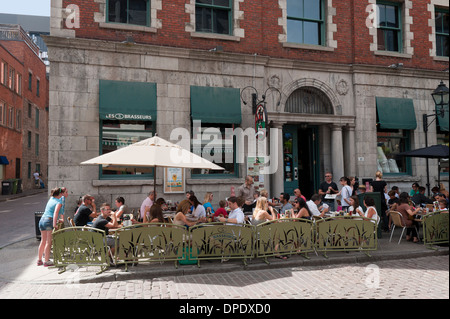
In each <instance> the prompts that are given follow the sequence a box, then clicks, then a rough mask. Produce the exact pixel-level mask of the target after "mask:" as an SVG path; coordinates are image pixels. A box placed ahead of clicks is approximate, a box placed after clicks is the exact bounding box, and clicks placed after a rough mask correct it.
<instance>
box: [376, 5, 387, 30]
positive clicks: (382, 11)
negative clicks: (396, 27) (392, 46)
mask: <svg viewBox="0 0 450 319" xmlns="http://www.w3.org/2000/svg"><path fill="white" fill-rule="evenodd" d="M377 22H378V26H379V27H380V26H381V27H385V26H386V6H385V5H382V4H377Z"/></svg>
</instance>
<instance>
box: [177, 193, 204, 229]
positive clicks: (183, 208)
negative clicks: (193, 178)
mask: <svg viewBox="0 0 450 319" xmlns="http://www.w3.org/2000/svg"><path fill="white" fill-rule="evenodd" d="M190 208H191V203H190V202H189V200H187V199H185V200H182V201H181V203H180V204H178V207H177V214H176V215H175V217H174V219H173V223H174V224H175V225H180V226H194V225H195V224H197V222H198V221H194V222H191V221H189V220H187V218H186V214H187V213H188V212H189V209H190Z"/></svg>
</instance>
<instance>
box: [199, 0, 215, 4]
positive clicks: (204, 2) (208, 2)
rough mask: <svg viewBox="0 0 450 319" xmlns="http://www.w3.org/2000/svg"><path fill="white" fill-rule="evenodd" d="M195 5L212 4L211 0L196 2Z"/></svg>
mask: <svg viewBox="0 0 450 319" xmlns="http://www.w3.org/2000/svg"><path fill="white" fill-rule="evenodd" d="M197 3H203V4H213V2H212V0H197Z"/></svg>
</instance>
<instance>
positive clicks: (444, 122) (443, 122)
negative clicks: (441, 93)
mask: <svg viewBox="0 0 450 319" xmlns="http://www.w3.org/2000/svg"><path fill="white" fill-rule="evenodd" d="M444 110H445V112H444V117H441V115H440V112H439V111H440V107H439V108H438V107H436V112H437V119H438V124H439V127H440V128H441V130H442V131H446V132H448V131H449V129H448V126H449V114H448V105H446V106H444Z"/></svg>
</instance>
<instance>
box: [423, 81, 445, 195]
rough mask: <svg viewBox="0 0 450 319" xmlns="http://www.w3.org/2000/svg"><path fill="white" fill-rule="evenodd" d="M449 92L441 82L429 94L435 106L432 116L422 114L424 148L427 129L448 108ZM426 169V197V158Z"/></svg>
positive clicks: (443, 114)
mask: <svg viewBox="0 0 450 319" xmlns="http://www.w3.org/2000/svg"><path fill="white" fill-rule="evenodd" d="M448 93H449V90H448V87H447V86H446V85H445V83H444V82H443V81H441V83H440V84H439V85H438V87H437V88H436V89H435V90H434V91H433V93H431V96H432V97H433V101H434V104H435V111H434V113H433V114H423V131H424V132H425V147H428V127H429V126H430V125H431V123H433V121H435V120H437V117H438V116H440V117H441V118H444V116H445V112H446V111H447V112H448V110H445V106H448V98H449V95H448ZM429 117H433V120H432V121H431V122H429V123H428V118H429ZM426 167H427V191H428V196H430V172H429V170H430V168H429V164H428V158H427V159H426Z"/></svg>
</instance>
